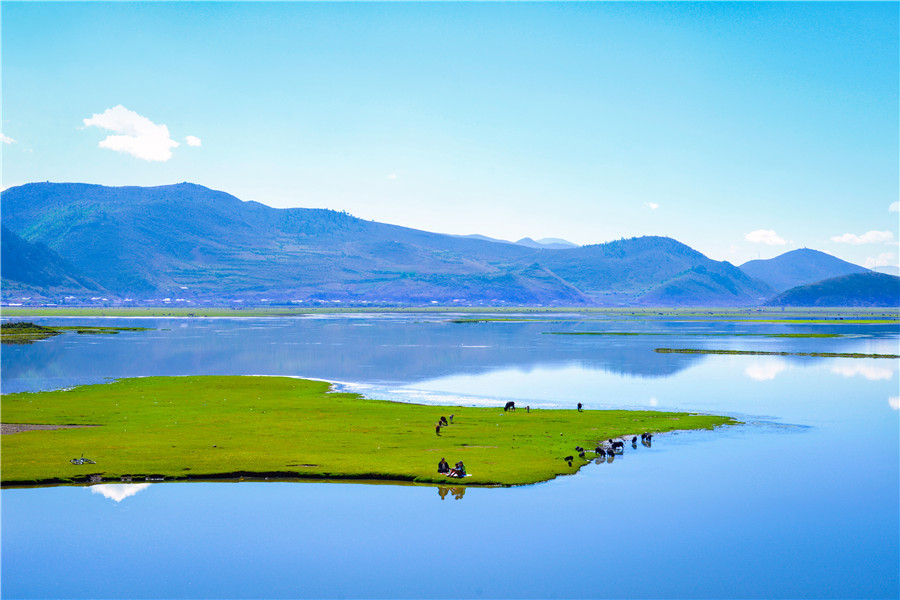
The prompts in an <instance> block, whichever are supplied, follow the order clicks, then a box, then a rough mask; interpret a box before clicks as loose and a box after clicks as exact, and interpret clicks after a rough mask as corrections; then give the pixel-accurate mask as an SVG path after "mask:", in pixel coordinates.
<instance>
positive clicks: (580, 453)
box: [578, 450, 584, 458]
mask: <svg viewBox="0 0 900 600" xmlns="http://www.w3.org/2000/svg"><path fill="white" fill-rule="evenodd" d="M578 456H580V457H581V458H584V450H582V451H581V452H579V453H578Z"/></svg>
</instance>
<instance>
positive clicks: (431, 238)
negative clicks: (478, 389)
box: [0, 182, 775, 306]
mask: <svg viewBox="0 0 900 600" xmlns="http://www.w3.org/2000/svg"><path fill="white" fill-rule="evenodd" d="M0 207H2V218H3V223H4V225H5V226H8V227H9V229H10V231H11V232H13V233H14V234H16V235H18V236H21V237H22V238H23V239H24V240H25V241H27V242H29V243H35V244H43V245H44V246H46V247H47V248H48V249H49V250H51V251H53V252H54V253H56V254H57V255H58V256H59V257H60V258H61V259H63V260H64V261H65V262H66V264H68V265H71V268H72V271H73V272H77V273H79V274H82V275H83V276H84V277H85V278H87V279H88V280H90V281H92V282H96V284H97V285H98V286H99V287H100V288H102V289H103V290H106V291H108V292H109V293H110V294H112V295H116V296H119V297H121V296H129V297H135V298H143V299H152V298H159V297H160V296H162V295H165V296H170V295H177V296H179V297H183V298H186V299H188V300H198V301H199V300H205V301H227V300H228V299H232V300H235V301H239V300H246V301H248V302H255V301H260V302H261V301H263V300H267V301H272V302H292V301H300V300H309V301H326V302H327V301H331V302H335V301H341V302H351V303H352V302H364V303H373V304H378V303H383V304H421V303H426V304H427V303H439V304H453V303H457V304H464V305H466V304H468V305H503V304H521V305H542V306H552V305H571V306H589V305H596V306H630V305H660V306H699V305H708V306H751V305H757V304H760V303H761V302H762V301H764V300H765V299H766V298H769V297H772V296H774V295H775V290H774V289H773V288H772V287H771V286H770V285H768V284H767V283H765V282H764V281H761V280H759V279H756V278H753V277H751V276H750V275H749V274H747V273H746V272H745V271H744V270H741V269H739V268H737V267H735V266H734V265H731V264H730V263H728V262H724V261H721V262H720V261H714V260H712V259H710V258H708V257H706V256H704V255H703V254H702V253H700V252H698V251H696V250H694V249H693V248H690V247H689V246H687V245H685V244H683V243H681V242H678V241H677V240H673V239H671V238H665V237H656V236H644V237H637V238H630V239H622V240H616V241H613V242H608V243H604V244H593V245H588V246H574V245H573V247H566V248H560V249H548V248H546V247H538V248H534V247H527V246H525V245H522V244H518V243H515V242H505V241H503V240H492V239H489V238H488V239H485V238H484V236H477V235H475V236H453V235H446V234H439V233H432V232H427V231H421V230H416V229H411V228H406V227H401V226H398V225H390V224H385V223H377V222H374V221H365V220H362V219H358V218H356V217H353V216H352V215H349V214H347V213H346V212H338V211H333V210H329V209H309V208H289V209H277V208H272V207H269V206H266V205H264V204H260V203H258V202H253V201H244V200H241V199H239V198H237V197H235V196H232V195H231V194H228V193H226V192H222V191H216V190H211V189H209V188H206V187H204V186H200V185H197V184H191V183H186V182H185V183H181V184H173V185H167V186H156V187H138V186H123V187H107V186H99V185H93V184H80V183H49V182H46V183H32V184H26V185H24V186H18V187H14V188H9V189H7V190H4V191H3V192H2V203H0ZM548 241H549V240H548ZM535 243H537V242H535ZM553 243H559V242H558V241H557V240H553ZM4 279H5V275H4ZM5 297H6V294H5V292H4V298H5Z"/></svg>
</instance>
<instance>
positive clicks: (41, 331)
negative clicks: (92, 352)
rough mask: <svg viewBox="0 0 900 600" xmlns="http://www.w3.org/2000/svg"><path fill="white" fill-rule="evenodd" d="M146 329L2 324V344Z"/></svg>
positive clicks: (0, 329) (143, 328)
mask: <svg viewBox="0 0 900 600" xmlns="http://www.w3.org/2000/svg"><path fill="white" fill-rule="evenodd" d="M147 330H148V328H146V327H98V326H94V325H65V326H62V325H53V326H47V325H38V324H36V323H32V322H31V321H11V322H7V323H0V343H4V344H30V343H32V342H37V341H39V340H45V339H47V338H49V337H53V336H54V335H60V334H61V333H66V332H72V331H74V332H75V333H78V334H95V335H96V334H107V335H110V334H117V333H119V332H120V331H147Z"/></svg>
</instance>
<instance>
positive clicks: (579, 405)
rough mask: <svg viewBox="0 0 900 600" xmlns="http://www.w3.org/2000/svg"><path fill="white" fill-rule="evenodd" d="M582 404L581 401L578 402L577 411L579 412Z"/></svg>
mask: <svg viewBox="0 0 900 600" xmlns="http://www.w3.org/2000/svg"><path fill="white" fill-rule="evenodd" d="M582 406H584V404H582V403H581V402H579V403H578V412H581V407H582Z"/></svg>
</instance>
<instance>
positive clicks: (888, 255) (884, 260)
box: [864, 252, 897, 269]
mask: <svg viewBox="0 0 900 600" xmlns="http://www.w3.org/2000/svg"><path fill="white" fill-rule="evenodd" d="M896 264H897V256H896V255H895V254H894V253H893V252H882V253H881V254H879V255H878V256H877V257H876V258H872V257H871V256H870V257H868V258H866V264H865V265H864V266H865V267H866V268H867V269H874V268H875V267H887V266H889V265H896Z"/></svg>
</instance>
